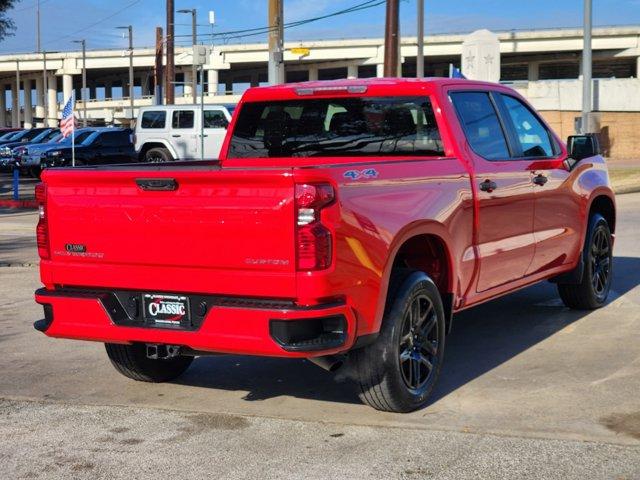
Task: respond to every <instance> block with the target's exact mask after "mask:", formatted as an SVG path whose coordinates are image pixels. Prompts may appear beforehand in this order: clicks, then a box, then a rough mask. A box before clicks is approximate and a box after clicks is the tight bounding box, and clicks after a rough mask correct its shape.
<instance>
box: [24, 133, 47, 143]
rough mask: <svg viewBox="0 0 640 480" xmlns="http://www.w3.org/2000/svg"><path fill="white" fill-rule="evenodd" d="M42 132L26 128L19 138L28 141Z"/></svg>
mask: <svg viewBox="0 0 640 480" xmlns="http://www.w3.org/2000/svg"><path fill="white" fill-rule="evenodd" d="M42 133H44V131H43V130H27V131H26V132H25V134H24V135H23V136H22V137H21V138H20V140H22V141H23V142H29V141H31V140H33V139H35V138H37V137H38V135H41V134H42Z"/></svg>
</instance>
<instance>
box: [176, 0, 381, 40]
mask: <svg viewBox="0 0 640 480" xmlns="http://www.w3.org/2000/svg"><path fill="white" fill-rule="evenodd" d="M384 3H386V0H368V1H366V2H362V3H358V4H356V5H353V6H351V7H349V8H345V9H342V10H338V11H335V12H332V13H328V14H325V15H320V16H317V17H312V18H307V19H304V20H298V21H295V22H289V23H285V24H284V27H285V28H293V27H299V26H301V25H306V24H308V23H312V22H317V21H319V20H325V19H327V18H331V17H337V16H339V15H346V14H348V13H353V12H358V11H361V10H367V9H369V8H373V7H377V6H380V5H383V4H384ZM272 30H273V28H271V27H256V28H247V29H243V30H230V31H227V32H217V33H213V34H212V33H201V34H199V35H198V37H204V38H211V37H224V38H225V39H234V38H243V37H253V36H257V35H264V34H266V33H269V32H270V31H272ZM175 37H176V38H179V37H191V35H175Z"/></svg>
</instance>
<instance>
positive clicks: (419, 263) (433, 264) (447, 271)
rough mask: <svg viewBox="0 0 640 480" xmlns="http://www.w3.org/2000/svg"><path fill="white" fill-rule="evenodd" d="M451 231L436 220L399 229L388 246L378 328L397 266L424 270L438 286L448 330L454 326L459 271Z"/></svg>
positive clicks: (377, 312)
mask: <svg viewBox="0 0 640 480" xmlns="http://www.w3.org/2000/svg"><path fill="white" fill-rule="evenodd" d="M449 240H450V239H449V234H448V231H447V230H446V228H445V227H444V225H442V224H439V223H436V222H428V223H421V224H412V225H409V226H407V227H405V228H404V229H402V230H401V232H399V234H398V235H396V237H395V239H394V241H393V242H392V244H391V247H390V249H389V257H388V259H387V262H386V265H385V268H384V271H383V275H382V283H381V287H380V295H379V300H378V308H377V309H376V326H377V328H378V329H379V328H380V326H381V323H382V318H383V315H384V309H385V305H386V304H387V301H388V295H389V279H390V277H391V272H392V271H393V270H394V269H396V268H409V269H415V270H419V271H422V272H424V273H425V274H427V275H428V276H429V278H431V279H432V280H433V282H434V283H435V284H436V286H437V287H438V291H439V292H440V296H441V298H442V304H443V307H444V310H445V316H446V322H447V325H446V329H447V332H449V331H450V329H451V323H452V322H451V318H452V314H453V305H454V296H455V295H454V292H455V280H456V278H457V271H456V268H455V264H454V261H453V255H452V253H451V249H450V247H449V245H450V241H449Z"/></svg>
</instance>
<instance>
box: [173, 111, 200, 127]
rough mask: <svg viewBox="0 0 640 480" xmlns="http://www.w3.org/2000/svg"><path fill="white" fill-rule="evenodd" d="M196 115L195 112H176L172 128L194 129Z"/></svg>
mask: <svg viewBox="0 0 640 480" xmlns="http://www.w3.org/2000/svg"><path fill="white" fill-rule="evenodd" d="M194 118H195V113H194V111H193V110H175V111H174V112H173V120H172V122H171V126H172V127H173V128H193V120H194Z"/></svg>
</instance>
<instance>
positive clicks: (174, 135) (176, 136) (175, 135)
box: [171, 133, 182, 138]
mask: <svg viewBox="0 0 640 480" xmlns="http://www.w3.org/2000/svg"><path fill="white" fill-rule="evenodd" d="M171 136H172V137H173V138H180V137H181V136H182V135H178V134H177V133H174V134H173V135H171Z"/></svg>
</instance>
